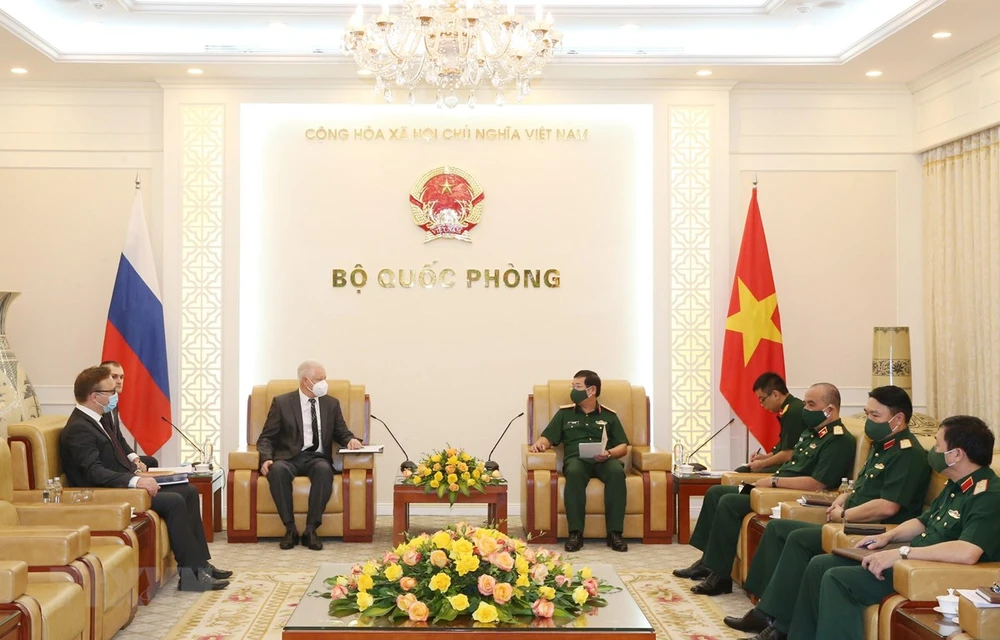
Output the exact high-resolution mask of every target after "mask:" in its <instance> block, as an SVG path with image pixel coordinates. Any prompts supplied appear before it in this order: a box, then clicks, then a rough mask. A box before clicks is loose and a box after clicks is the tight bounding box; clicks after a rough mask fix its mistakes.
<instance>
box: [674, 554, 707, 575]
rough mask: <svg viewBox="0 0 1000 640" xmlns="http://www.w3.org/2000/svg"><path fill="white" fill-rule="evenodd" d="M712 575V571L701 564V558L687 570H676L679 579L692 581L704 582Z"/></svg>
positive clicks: (675, 573)
mask: <svg viewBox="0 0 1000 640" xmlns="http://www.w3.org/2000/svg"><path fill="white" fill-rule="evenodd" d="M711 573H712V570H711V569H709V568H708V567H706V566H705V565H703V564H702V563H701V558H698V559H697V560H695V561H694V564H692V565H691V566H690V567H688V568H687V569H674V575H675V576H677V577H678V578H689V579H691V580H704V579H705V578H707V577H708V576H709V574H711Z"/></svg>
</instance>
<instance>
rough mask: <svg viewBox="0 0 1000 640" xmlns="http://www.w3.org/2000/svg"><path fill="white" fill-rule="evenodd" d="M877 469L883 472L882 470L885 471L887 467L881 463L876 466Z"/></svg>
mask: <svg viewBox="0 0 1000 640" xmlns="http://www.w3.org/2000/svg"><path fill="white" fill-rule="evenodd" d="M875 468H876V469H878V470H879V471H881V470H882V469H885V465H884V464H882V463H881V462H879V463H878V464H876V465H875Z"/></svg>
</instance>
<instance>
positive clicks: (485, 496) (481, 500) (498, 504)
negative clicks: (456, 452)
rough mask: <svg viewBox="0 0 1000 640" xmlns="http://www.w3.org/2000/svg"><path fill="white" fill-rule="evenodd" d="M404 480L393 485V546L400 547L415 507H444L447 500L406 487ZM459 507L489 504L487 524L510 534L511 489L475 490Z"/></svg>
mask: <svg viewBox="0 0 1000 640" xmlns="http://www.w3.org/2000/svg"><path fill="white" fill-rule="evenodd" d="M400 480H401V478H396V482H395V483H393V485H392V544H393V546H396V545H398V544H400V543H401V542H403V541H404V540H405V539H406V532H407V531H409V530H410V505H411V504H442V503H446V502H447V499H442V498H439V497H438V496H437V493H433V492H431V493H427V492H425V490H424V488H423V487H416V486H413V485H409V484H402V482H400ZM455 504H485V505H486V520H487V522H489V523H490V525H492V526H495V527H496V528H497V529H499V530H500V531H502V532H503V533H507V485H505V484H498V485H490V486H487V487H486V493H480V492H479V491H476V490H475V489H472V490H471V491H469V495H468V496H464V495H462V494H459V495H458V498H457V499H456V500H455Z"/></svg>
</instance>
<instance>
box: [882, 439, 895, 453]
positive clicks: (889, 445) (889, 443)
mask: <svg viewBox="0 0 1000 640" xmlns="http://www.w3.org/2000/svg"><path fill="white" fill-rule="evenodd" d="M894 444H896V439H895V438H893V439H892V440H889V441H887V442H886V443H885V444H883V445H882V451H886V450H888V449H892V445H894Z"/></svg>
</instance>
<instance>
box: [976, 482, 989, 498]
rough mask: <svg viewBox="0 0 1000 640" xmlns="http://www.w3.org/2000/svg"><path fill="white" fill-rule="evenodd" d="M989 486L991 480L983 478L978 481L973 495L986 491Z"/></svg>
mask: <svg viewBox="0 0 1000 640" xmlns="http://www.w3.org/2000/svg"><path fill="white" fill-rule="evenodd" d="M989 486H990V482H989V480H987V479H986V478H983V479H982V480H980V481H979V482H977V483H976V488H975V489H974V490H973V491H972V495H974V496H975V495H979V494H980V493H982V492H983V491H986V489H988V488H989Z"/></svg>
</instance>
